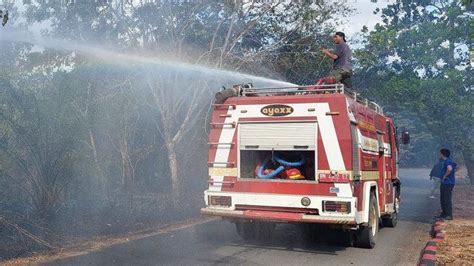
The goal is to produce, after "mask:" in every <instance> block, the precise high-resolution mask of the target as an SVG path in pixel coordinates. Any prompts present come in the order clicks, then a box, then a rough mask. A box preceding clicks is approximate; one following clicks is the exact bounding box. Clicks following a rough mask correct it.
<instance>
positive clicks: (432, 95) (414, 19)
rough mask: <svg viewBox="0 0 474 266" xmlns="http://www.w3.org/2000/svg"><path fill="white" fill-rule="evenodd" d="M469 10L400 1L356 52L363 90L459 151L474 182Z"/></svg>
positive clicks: (452, 5) (473, 90) (438, 3)
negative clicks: (411, 117) (415, 118)
mask: <svg viewBox="0 0 474 266" xmlns="http://www.w3.org/2000/svg"><path fill="white" fill-rule="evenodd" d="M470 16H472V14H470V13H469V10H467V9H466V8H465V7H463V6H462V5H461V4H460V3H458V2H456V1H398V2H397V3H395V4H392V5H389V6H388V7H387V8H386V9H384V10H383V11H382V18H383V22H384V23H383V24H378V25H376V27H375V29H374V30H373V31H372V32H370V33H368V32H366V38H367V39H366V42H365V43H364V44H365V45H364V48H363V49H361V50H359V51H357V53H356V55H357V60H358V64H359V65H360V68H361V69H360V70H359V72H358V73H360V75H359V76H358V78H359V80H358V82H359V84H361V83H363V84H366V85H367V86H368V88H367V90H366V91H365V93H366V94H370V95H372V96H373V97H375V98H377V99H379V100H380V101H382V102H383V103H384V104H385V105H386V106H390V107H391V108H392V109H395V110H402V109H403V110H411V111H412V112H413V113H415V114H416V115H417V116H418V117H419V118H420V119H421V121H423V122H424V124H425V125H426V126H427V128H428V129H429V130H430V131H431V132H432V133H433V134H434V135H435V136H436V137H437V138H438V139H440V140H441V142H442V143H440V144H441V145H447V146H449V147H452V148H454V149H455V150H456V151H459V152H460V154H461V156H459V158H461V157H462V159H463V160H464V162H465V164H466V167H467V168H468V174H469V177H470V178H471V182H472V183H474V141H473V139H474V135H473V134H474V108H473V107H474V106H473V104H474V87H473V86H472V84H473V76H474V75H473V74H474V73H473V69H472V65H471V63H470V58H469V48H470V47H472V43H471V42H472V39H471V34H472V33H471V32H470V28H469V27H470V25H472V20H471V19H470ZM446 29H449V30H446ZM455 154H456V152H455Z"/></svg>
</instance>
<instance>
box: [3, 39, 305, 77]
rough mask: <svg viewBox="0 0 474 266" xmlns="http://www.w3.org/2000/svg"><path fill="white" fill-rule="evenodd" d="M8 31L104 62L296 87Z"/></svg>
mask: <svg viewBox="0 0 474 266" xmlns="http://www.w3.org/2000/svg"><path fill="white" fill-rule="evenodd" d="M8 33H9V34H2V35H0V42H1V41H9V42H24V43H30V44H34V45H38V46H41V47H44V48H50V49H56V50H65V51H72V52H76V53H78V54H82V55H86V56H91V57H94V58H98V59H101V60H103V61H105V62H110V63H113V64H117V65H118V64H128V63H138V64H150V65H157V66H163V67H167V68H170V67H171V68H175V69H181V70H187V71H193V72H197V73H201V74H205V75H208V76H211V77H212V76H221V77H232V78H234V79H240V80H242V81H245V82H248V81H249V80H250V81H253V82H261V83H265V84H270V85H275V86H296V85H295V84H293V83H289V82H284V81H279V80H274V79H270V78H265V77H259V76H254V75H250V74H244V73H240V72H234V71H229V70H222V69H215V68H210V67H206V66H202V65H197V64H189V63H184V62H181V61H176V60H166V59H162V58H152V57H149V56H141V55H134V54H125V53H121V52H117V51H114V49H108V48H105V47H103V46H98V45H91V44H81V43H78V42H77V41H69V40H64V39H56V38H49V37H42V36H36V37H34V36H32V35H31V33H27V32H20V31H14V30H8Z"/></svg>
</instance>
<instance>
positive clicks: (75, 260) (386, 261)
mask: <svg viewBox="0 0 474 266" xmlns="http://www.w3.org/2000/svg"><path fill="white" fill-rule="evenodd" d="M401 173H402V174H401V176H402V182H403V183H402V197H403V199H402V205H401V215H400V221H399V223H398V226H397V227H396V228H382V229H381V230H380V232H379V237H378V241H377V245H376V247H375V248H374V249H360V248H353V247H346V246H344V245H338V244H335V243H333V241H329V242H328V241H323V240H321V241H318V242H314V243H309V244H308V243H307V242H305V241H303V239H302V237H301V232H300V231H301V230H300V228H299V227H298V226H295V225H290V224H285V225H281V226H278V227H277V231H276V233H275V235H274V237H273V239H271V240H269V241H268V243H266V244H256V243H255V244H251V243H247V242H245V241H243V240H242V239H241V238H240V237H239V236H238V235H237V233H236V232H235V228H234V225H233V224H232V223H230V222H227V221H221V220H217V221H211V222H207V223H203V224H198V225H195V226H189V227H187V228H180V229H176V230H174V231H171V232H166V233H163V234H157V235H154V236H151V237H147V238H143V239H139V240H134V241H131V242H128V243H123V244H119V245H114V246H110V247H107V248H104V249H101V250H98V251H95V252H92V253H88V254H84V255H80V256H75V257H69V258H64V259H60V260H56V261H53V262H49V263H47V265H163V264H165V265H213V264H232V265H304V264H313V265H415V264H416V262H417V260H418V257H419V254H420V251H421V249H422V248H423V247H424V245H425V244H426V240H427V239H428V232H429V230H430V225H431V221H430V220H431V217H432V215H433V212H434V210H436V208H437V207H438V205H439V204H438V200H433V199H429V197H428V195H429V186H430V183H429V180H428V177H427V175H428V173H429V170H427V169H404V170H402V171H401Z"/></svg>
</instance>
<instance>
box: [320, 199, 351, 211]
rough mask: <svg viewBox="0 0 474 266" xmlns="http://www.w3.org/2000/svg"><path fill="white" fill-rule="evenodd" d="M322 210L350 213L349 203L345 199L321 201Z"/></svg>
mask: <svg viewBox="0 0 474 266" xmlns="http://www.w3.org/2000/svg"><path fill="white" fill-rule="evenodd" d="M323 211H324V212H340V213H350V212H351V203H350V202H347V201H323Z"/></svg>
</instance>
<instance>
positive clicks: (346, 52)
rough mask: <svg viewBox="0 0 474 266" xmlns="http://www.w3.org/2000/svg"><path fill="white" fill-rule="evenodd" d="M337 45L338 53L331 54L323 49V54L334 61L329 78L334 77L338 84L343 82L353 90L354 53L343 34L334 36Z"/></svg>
mask: <svg viewBox="0 0 474 266" xmlns="http://www.w3.org/2000/svg"><path fill="white" fill-rule="evenodd" d="M333 38H334V43H335V44H336V51H335V52H331V51H330V50H329V49H326V48H323V49H321V52H323V54H324V55H325V56H327V57H329V58H331V59H332V60H334V64H333V69H332V71H331V73H330V74H329V76H333V77H335V79H336V82H341V83H342V84H344V86H346V88H349V89H350V88H352V79H351V77H352V62H351V61H352V51H351V48H349V45H347V43H346V35H345V34H344V33H343V32H340V31H338V32H336V34H334V36H333Z"/></svg>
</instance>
